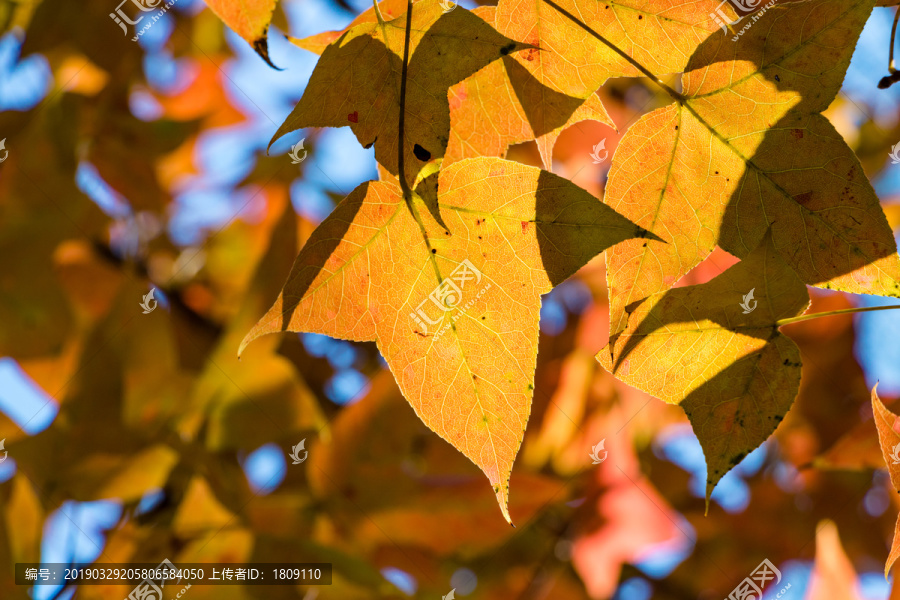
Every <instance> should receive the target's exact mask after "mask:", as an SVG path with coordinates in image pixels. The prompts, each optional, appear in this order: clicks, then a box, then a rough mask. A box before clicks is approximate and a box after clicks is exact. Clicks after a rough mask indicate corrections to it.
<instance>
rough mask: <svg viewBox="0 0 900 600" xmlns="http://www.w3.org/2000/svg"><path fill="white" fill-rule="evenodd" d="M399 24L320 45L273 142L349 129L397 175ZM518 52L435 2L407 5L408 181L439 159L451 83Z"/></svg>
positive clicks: (463, 13) (363, 29) (369, 25)
mask: <svg viewBox="0 0 900 600" xmlns="http://www.w3.org/2000/svg"><path fill="white" fill-rule="evenodd" d="M406 24H407V14H406V13H404V14H403V15H401V16H399V17H397V18H395V19H393V20H391V21H386V22H385V23H384V24H383V25H381V24H378V23H377V22H363V23H360V24H359V25H356V26H354V27H351V28H350V29H349V30H347V32H346V33H344V34H343V35H341V36H340V37H339V38H338V39H337V40H336V41H335V42H334V43H333V44H331V45H330V46H328V47H327V48H325V50H324V52H323V53H322V57H321V58H320V59H319V62H318V63H317V64H316V68H315V70H314V71H313V74H312V76H311V77H310V79H309V85H307V87H306V91H305V92H304V94H303V97H302V98H301V99H300V102H299V103H298V104H297V106H296V107H294V110H293V111H292V112H291V114H290V115H289V116H288V118H287V120H285V122H284V123H282V125H281V126H280V127H279V128H278V131H277V132H276V133H275V136H274V137H273V138H272V139H273V141H274V140H276V139H278V138H279V137H281V136H282V135H284V134H286V133H288V132H291V131H294V130H297V129H302V128H305V127H346V126H349V127H350V128H351V129H352V130H353V133H354V134H355V135H356V138H357V139H358V140H359V142H360V144H362V145H363V146H364V147H366V148H369V147H371V146H372V145H373V144H374V145H375V158H376V159H377V160H378V162H379V163H380V164H381V165H383V166H384V167H386V168H387V169H388V171H390V172H391V173H392V174H394V175H397V174H398V173H399V163H398V148H399V145H400V143H399V122H400V92H401V87H402V85H401V81H402V79H403V72H404V69H403V56H404V48H405V40H406ZM525 47H526V46H525V45H524V44H520V43H518V42H515V41H513V40H511V39H509V38H507V37H504V36H502V35H500V34H498V33H497V32H496V31H495V30H494V29H493V28H492V27H490V26H489V25H488V24H486V23H485V22H484V21H482V20H481V19H480V18H478V17H477V16H475V15H474V14H473V13H471V12H469V11H467V10H454V11H451V12H449V13H444V12H443V10H442V8H441V5H440V2H439V1H438V0H421V1H420V2H417V3H415V4H414V9H413V11H412V27H411V34H410V40H409V66H408V68H407V70H406V119H405V128H404V140H403V142H402V144H403V153H404V169H405V171H406V173H405V181H406V182H407V183H409V184H410V185H412V183H413V182H414V181H415V178H416V175H417V174H418V173H419V170H420V169H421V168H422V167H423V166H425V164H426V163H428V162H429V161H431V160H434V159H437V158H440V157H441V156H443V155H444V151H445V149H446V147H447V139H448V136H449V132H450V108H449V105H448V103H447V90H448V89H449V88H450V86H452V85H454V84H456V83H458V82H460V81H462V80H463V79H465V78H466V77H468V76H469V75H471V74H472V73H474V72H476V71H477V70H479V69H481V68H482V67H484V66H485V65H487V64H488V63H489V62H491V61H492V60H494V59H497V58H500V57H501V56H506V55H508V54H510V53H511V52H516V51H518V50H521V49H523V48H525Z"/></svg>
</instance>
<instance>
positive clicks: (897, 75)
mask: <svg viewBox="0 0 900 600" xmlns="http://www.w3.org/2000/svg"><path fill="white" fill-rule="evenodd" d="M898 19H900V8H898V9H897V12H896V13H894V26H893V27H891V49H890V54H889V55H888V73H890V75H888V76H887V77H882V78H881V81H879V82H878V88H879V89H882V90H885V89H887V88H889V87H891V86H892V85H894V84H895V83H897V81H900V71H898V70H897V69H896V68H895V67H894V39H895V38H896V36H897V20H898Z"/></svg>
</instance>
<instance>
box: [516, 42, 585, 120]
mask: <svg viewBox="0 0 900 600" xmlns="http://www.w3.org/2000/svg"><path fill="white" fill-rule="evenodd" d="M503 66H504V68H505V69H506V72H507V74H508V75H509V81H510V83H511V84H512V88H513V90H514V91H515V93H516V97H517V98H518V99H519V103H520V104H521V105H522V108H523V109H524V111H525V116H526V118H527V119H528V123H529V124H530V125H531V129H532V131H533V132H534V137H540V136H542V135H544V134H546V133H550V132H551V131H553V130H554V129H556V128H558V127H562V126H563V125H565V124H566V123H567V122H568V120H569V118H570V117H571V116H572V115H573V114H574V113H575V111H576V110H578V107H579V106H581V105H582V104H584V102H585V99H584V98H575V97H573V96H567V95H565V94H563V93H560V92H557V91H556V90H553V89H551V88H549V87H547V86H545V85H544V84H543V83H541V82H540V81H538V80H537V79H536V78H535V77H534V76H533V75H532V74H531V73H529V72H528V69H526V68H525V67H523V66H522V65H521V64H519V63H518V61H516V60H515V59H513V58H512V57H509V56H506V57H504V58H503Z"/></svg>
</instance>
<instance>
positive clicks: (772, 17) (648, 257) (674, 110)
mask: <svg viewBox="0 0 900 600" xmlns="http://www.w3.org/2000/svg"><path fill="white" fill-rule="evenodd" d="M873 4H874V1H873V0H864V1H857V0H838V1H832V0H815V1H812V2H800V3H790V4H787V5H784V6H776V7H773V8H771V9H769V10H768V11H766V13H765V14H763V15H762V16H761V17H760V19H759V20H758V21H756V22H754V23H753V24H752V25H753V26H752V27H751V28H750V29H748V30H747V31H745V32H744V34H743V35H742V36H741V37H740V38H739V39H738V41H737V42H732V41H731V39H730V38H729V37H727V36H724V35H716V36H712V37H710V38H709V39H708V40H707V41H706V42H704V43H703V44H702V45H701V46H700V48H699V49H698V51H697V52H696V54H695V55H694V56H693V57H692V58H691V60H690V63H689V64H688V67H687V72H686V74H685V77H684V82H683V85H684V92H683V98H682V99H681V100H680V101H679V102H678V103H677V104H675V105H672V106H668V107H666V108H663V109H660V110H657V111H655V112H653V113H651V114H649V115H646V116H645V117H643V118H642V119H641V120H640V121H638V122H637V123H636V124H635V125H634V126H633V127H632V128H631V129H630V130H629V131H628V133H627V135H626V136H625V137H624V138H623V140H622V142H621V143H620V145H619V148H618V151H617V155H616V160H615V162H614V164H613V168H612V171H611V173H610V180H609V184H608V188H607V194H606V198H605V201H606V202H607V203H608V204H609V205H610V206H612V207H613V208H615V209H616V210H618V211H619V212H621V213H623V214H625V215H626V216H629V217H630V218H631V219H633V220H635V222H637V223H639V224H641V225H642V226H644V227H646V228H648V229H651V230H652V231H654V232H655V233H657V234H658V235H659V236H660V237H662V238H663V239H664V240H666V242H667V243H665V244H663V243H657V242H649V243H647V244H643V243H634V242H631V243H626V244H623V245H621V246H619V247H617V248H616V249H615V250H614V251H612V252H610V253H609V254H607V267H608V281H609V288H610V297H611V309H610V322H611V328H610V331H611V333H612V334H614V333H616V332H617V331H621V330H622V329H623V328H624V327H625V322H626V320H627V319H628V317H627V313H626V307H627V306H628V305H629V304H631V303H633V302H636V301H639V300H641V299H642V298H644V297H646V296H649V295H650V294H654V293H657V292H661V291H664V290H666V289H668V288H670V287H671V286H672V285H673V284H674V283H675V282H676V281H677V280H678V279H679V278H680V277H681V276H683V275H684V274H685V273H687V272H688V271H689V270H690V269H691V268H692V267H693V266H695V265H697V264H698V263H699V262H700V261H701V260H703V258H705V257H706V256H707V255H708V254H709V253H710V252H711V251H712V249H713V248H714V247H715V246H716V244H718V245H720V246H721V247H722V248H724V249H725V250H727V251H728V252H731V253H732V254H734V255H736V256H739V257H744V256H747V255H748V253H749V252H750V251H751V249H752V248H754V247H755V246H756V245H757V244H758V243H759V241H760V240H761V239H762V237H763V235H764V233H765V231H766V230H767V229H768V228H769V227H770V226H771V227H772V228H773V241H774V244H775V247H776V248H777V249H778V251H779V252H781V253H782V256H783V257H784V259H785V260H786V261H787V262H788V264H790V265H791V267H792V268H793V269H794V270H796V271H797V272H798V274H799V275H800V277H801V278H802V280H803V281H804V282H805V283H807V284H810V285H815V286H819V287H825V288H830V289H839V290H844V291H848V292H854V293H867V294H881V295H892V296H897V295H900V258H898V256H897V253H896V244H895V242H894V238H893V235H892V233H891V231H890V228H889V227H888V225H887V221H886V220H885V217H884V214H883V212H882V211H881V208H880V207H879V205H878V198H877V197H876V196H875V192H874V190H873V189H872V186H871V185H870V184H869V182H868V180H867V178H866V176H865V173H863V171H862V168H861V166H860V164H859V161H858V160H857V159H856V157H855V155H854V153H853V151H852V150H851V149H850V148H849V147H848V146H847V145H846V143H844V141H843V139H842V138H841V136H840V135H839V134H838V133H837V132H836V131H835V129H834V127H832V125H831V124H830V123H829V122H828V121H827V120H826V119H825V118H824V117H822V116H821V115H820V114H819V112H820V111H822V110H824V109H825V108H826V107H827V106H828V104H829V103H830V102H831V100H832V99H833V98H834V96H835V94H836V93H837V91H838V89H839V88H840V85H841V82H842V80H843V76H844V73H845V72H846V69H847V65H848V64H849V62H850V57H851V55H852V53H853V44H851V43H848V40H855V39H857V38H858V37H859V34H860V32H861V30H862V27H863V25H864V24H865V22H866V19H867V18H868V15H869V13H870V12H871V10H872V6H873Z"/></svg>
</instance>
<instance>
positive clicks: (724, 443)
mask: <svg viewBox="0 0 900 600" xmlns="http://www.w3.org/2000/svg"><path fill="white" fill-rule="evenodd" d="M751 290H753V292H754V294H753V295H754V299H753V300H747V299H746V298H747V295H748V294H749V292H750V291H751ZM808 303H809V297H808V295H807V293H806V286H805V285H804V284H803V281H802V280H801V279H800V277H799V276H798V275H797V274H796V273H795V272H794V271H793V270H792V269H791V268H790V267H789V266H788V265H787V264H786V262H785V261H784V259H783V258H782V257H781V254H780V253H779V252H778V251H777V249H776V248H775V244H774V240H773V236H772V235H771V234H767V235H766V237H765V238H763V242H762V243H761V244H760V245H759V246H758V247H757V248H756V249H755V250H754V251H753V252H751V253H750V255H749V256H747V258H745V259H744V260H743V261H741V262H740V263H738V264H736V265H734V266H733V267H731V268H730V269H728V270H727V271H725V272H724V273H722V274H721V275H719V276H718V277H716V278H714V279H712V280H711V281H709V282H708V283H704V284H701V285H695V286H689V287H684V288H677V289H674V290H670V291H668V292H661V293H658V294H654V295H652V296H650V297H648V298H646V299H645V300H644V301H643V302H641V303H640V304H639V305H638V306H637V307H636V308H634V309H633V311H632V312H630V313H629V314H628V317H627V322H626V324H625V328H624V329H623V331H621V332H620V333H619V334H617V335H615V336H613V338H612V340H611V343H610V345H609V346H607V347H606V348H604V349H603V350H601V351H600V353H599V354H598V355H597V358H598V360H600V362H601V363H602V364H603V366H604V367H605V368H606V369H608V370H609V371H611V372H612V373H613V374H614V375H615V376H616V377H617V378H619V379H620V380H622V381H624V382H626V383H628V384H630V385H633V386H634V387H637V388H638V389H640V390H643V391H645V392H647V393H649V394H652V395H654V396H656V397H658V398H660V399H662V400H664V401H666V402H668V403H671V404H679V405H680V406H681V407H682V408H683V409H684V412H685V413H686V414H687V416H688V418H689V419H690V421H691V425H692V426H693V428H694V433H696V435H697V438H698V439H699V440H700V445H701V446H702V447H703V454H704V455H705V456H706V469H707V481H706V495H707V502H708V499H709V495H710V494H711V493H712V490H713V488H714V487H715V486H716V484H717V483H718V482H719V480H720V479H721V478H722V477H724V476H725V474H726V473H727V472H728V471H729V470H731V468H732V467H734V466H735V465H737V463H739V462H740V460H741V459H742V458H743V457H744V456H746V455H747V454H749V453H750V452H751V451H753V450H754V449H755V448H756V447H758V446H759V445H760V444H761V443H762V442H764V441H765V440H766V438H768V437H769V435H771V434H772V432H774V431H775V428H776V427H777V426H778V423H780V422H781V420H782V419H783V418H784V415H785V414H786V413H787V411H788V410H789V409H790V407H791V404H792V403H793V401H794V398H795V397H796V395H797V391H798V389H799V387H800V351H799V349H798V348H797V346H796V345H795V344H794V343H793V342H792V341H791V340H789V339H788V338H786V337H784V336H783V335H782V334H781V333H779V331H778V321H779V320H780V319H785V318H789V317H793V316H796V315H798V314H800V313H801V312H803V310H804V309H805V308H806V307H807V306H808ZM741 304H744V306H746V307H747V308H750V309H752V310H750V311H749V312H747V311H746V310H747V309H746V308H742V306H741Z"/></svg>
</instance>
